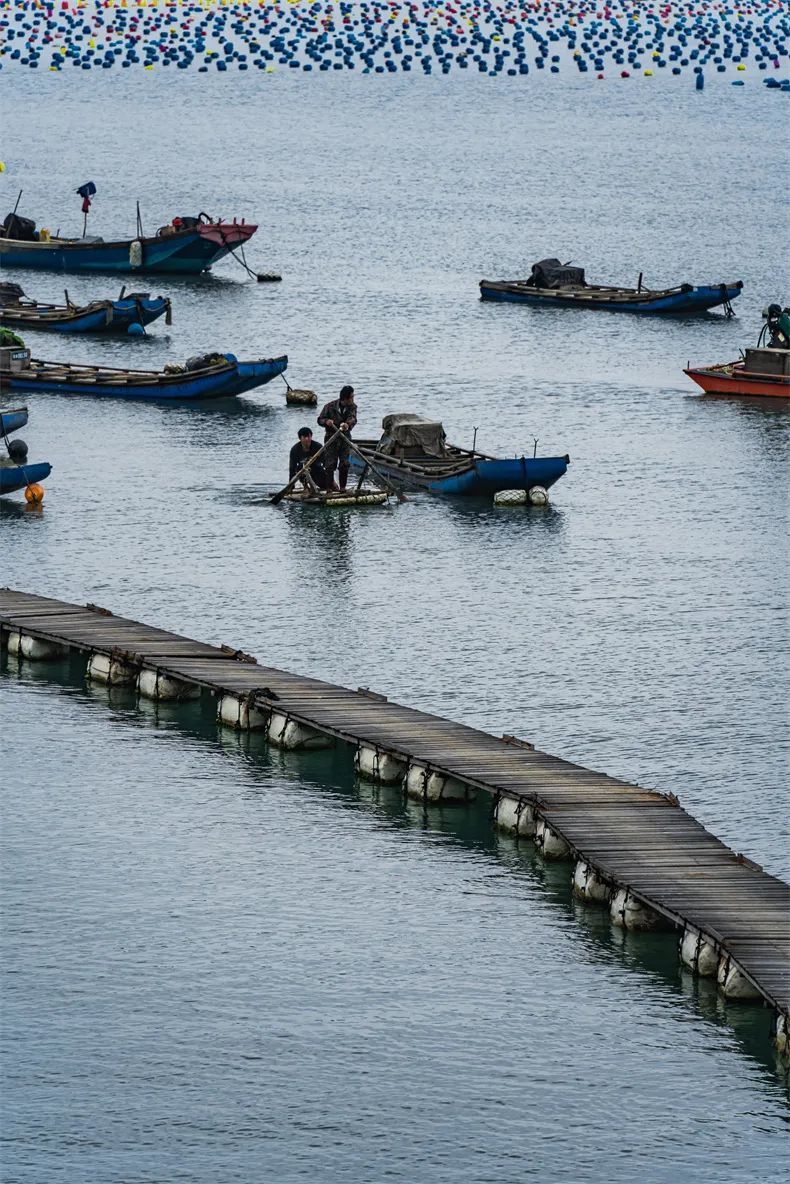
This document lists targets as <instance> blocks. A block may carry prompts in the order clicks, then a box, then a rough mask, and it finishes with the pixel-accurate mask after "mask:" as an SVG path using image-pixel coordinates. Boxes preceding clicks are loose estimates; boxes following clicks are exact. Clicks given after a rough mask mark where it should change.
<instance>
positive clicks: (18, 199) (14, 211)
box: [11, 189, 22, 214]
mask: <svg viewBox="0 0 790 1184" xmlns="http://www.w3.org/2000/svg"><path fill="white" fill-rule="evenodd" d="M21 200H22V190H21V189H20V190H19V194H18V195H17V199H16V205H15V206H14V208H13V210H12V211H11V212H12V213H14V214H15V213H16V212H17V210H18V209H19V203H20V201H21Z"/></svg>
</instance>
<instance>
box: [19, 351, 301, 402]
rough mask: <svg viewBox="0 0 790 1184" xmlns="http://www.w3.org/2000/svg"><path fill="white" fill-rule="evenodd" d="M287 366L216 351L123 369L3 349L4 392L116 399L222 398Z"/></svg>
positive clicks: (251, 386) (275, 360)
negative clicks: (159, 366) (178, 362)
mask: <svg viewBox="0 0 790 1184" xmlns="http://www.w3.org/2000/svg"><path fill="white" fill-rule="evenodd" d="M287 366H288V358H287V356H286V355H283V356H282V357H279V358H259V359H256V360H255V361H250V362H240V361H238V360H237V359H236V358H235V357H234V355H233V354H219V353H215V354H205V355H203V356H201V357H198V358H190V359H189V360H188V361H187V362H186V363H185V364H184V365H183V366H173V365H170V366H166V367H165V369H164V370H128V369H127V370H124V369H118V368H116V367H110V366H79V365H76V364H75V363H73V362H45V361H39V360H38V359H36V358H31V357H30V351H29V350H27V349H0V390H3V389H4V390H25V391H49V392H53V393H60V394H66V395H102V396H105V397H109V398H114V399H168V400H171V399H219V398H224V397H227V396H230V395H240V394H243V393H244V392H245V391H250V390H253V389H254V388H255V387H259V386H264V385H265V384H266V383H267V382H271V380H272V379H273V378H276V377H277V375H278V374H282V373H283V372H284V371H285V369H286V367H287Z"/></svg>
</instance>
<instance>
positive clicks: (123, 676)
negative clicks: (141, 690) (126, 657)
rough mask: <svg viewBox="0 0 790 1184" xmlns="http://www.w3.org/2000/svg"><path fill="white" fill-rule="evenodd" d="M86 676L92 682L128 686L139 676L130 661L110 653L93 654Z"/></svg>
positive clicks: (109, 685) (89, 660)
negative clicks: (122, 660)
mask: <svg viewBox="0 0 790 1184" xmlns="http://www.w3.org/2000/svg"><path fill="white" fill-rule="evenodd" d="M86 677H87V678H88V679H90V681H91V682H101V683H105V684H106V685H107V686H108V687H126V686H130V685H131V684H132V683H133V682H134V681H135V679H136V678H137V670H136V669H135V667H134V666H130V665H129V663H128V662H121V661H120V660H119V659H118V658H112V657H110V655H109V654H91V656H90V658H89V659H88V669H87V672H86Z"/></svg>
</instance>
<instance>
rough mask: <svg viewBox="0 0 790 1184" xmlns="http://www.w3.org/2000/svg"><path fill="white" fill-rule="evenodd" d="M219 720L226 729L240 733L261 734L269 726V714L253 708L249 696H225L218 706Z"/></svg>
mask: <svg viewBox="0 0 790 1184" xmlns="http://www.w3.org/2000/svg"><path fill="white" fill-rule="evenodd" d="M217 719H218V720H219V722H220V723H221V724H224V725H225V727H228V728H235V729H236V730H237V731H240V732H260V731H262V730H263V729H264V728H266V727H268V724H269V712H268V711H261V710H260V708H259V707H253V706H252V705H251V703H250V700H249V697H248V696H247V695H223V696H222V698H221V699H220V701H219V704H218V706H217Z"/></svg>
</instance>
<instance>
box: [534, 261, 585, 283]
mask: <svg viewBox="0 0 790 1184" xmlns="http://www.w3.org/2000/svg"><path fill="white" fill-rule="evenodd" d="M527 283H528V284H529V286H530V287H531V288H584V287H586V283H585V279H584V268H583V267H570V266H569V264H567V263H560V261H559V259H541V260H540V262H539V263H533V264H532V275H531V276H530V277H529V279H528V280H527Z"/></svg>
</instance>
